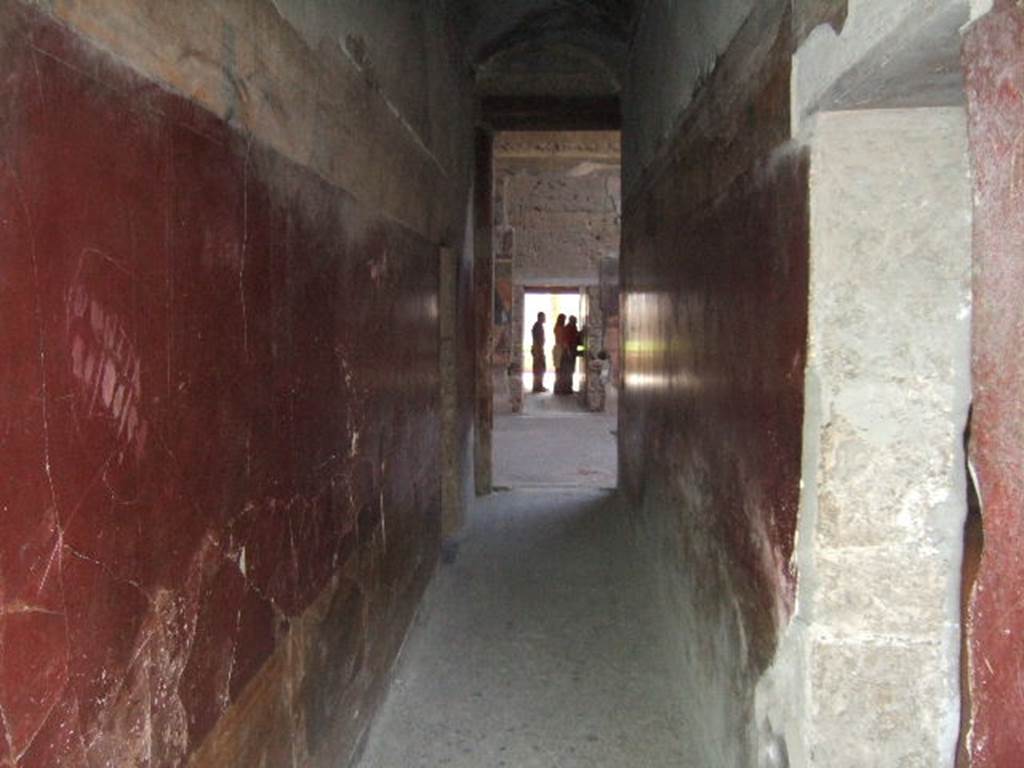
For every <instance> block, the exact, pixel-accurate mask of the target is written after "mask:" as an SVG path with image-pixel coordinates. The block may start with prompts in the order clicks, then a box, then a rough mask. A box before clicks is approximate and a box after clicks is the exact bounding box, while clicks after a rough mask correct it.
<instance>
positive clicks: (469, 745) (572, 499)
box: [360, 489, 684, 768]
mask: <svg viewBox="0 0 1024 768" xmlns="http://www.w3.org/2000/svg"><path fill="white" fill-rule="evenodd" d="M629 541H630V538H629V535H628V530H627V526H626V525H625V522H624V520H623V518H622V515H621V513H620V512H619V510H618V504H617V500H616V498H615V497H614V495H612V494H610V493H608V492H605V491H600V490H597V489H546V490H539V489H533V490H517V491H509V492H503V493H497V494H495V495H493V496H491V497H489V498H485V499H482V500H480V501H479V502H478V503H477V505H476V507H475V509H474V510H473V514H472V516H471V520H470V523H469V526H468V528H467V531H466V533H465V535H464V536H463V538H462V541H461V543H460V547H459V550H458V554H457V556H456V558H455V560H454V562H450V563H447V564H442V565H440V566H439V570H438V572H437V574H436V576H435V578H434V581H433V583H432V584H431V586H430V588H429V590H428V593H427V596H426V598H425V600H424V604H423V607H422V610H421V612H420V615H419V617H418V619H417V621H416V623H415V625H414V627H413V629H412V631H411V634H410V637H409V639H408V641H407V644H406V647H405V650H404V651H403V654H402V657H401V659H400V661H399V664H398V667H397V670H396V673H395V679H394V683H393V685H392V688H391V690H390V692H389V694H388V698H387V700H386V702H385V704H384V706H383V707H382V709H381V711H380V713H379V715H378V717H377V719H376V721H375V723H374V725H373V727H372V729H371V732H370V735H369V738H368V743H367V747H366V751H365V753H364V756H363V760H362V762H361V763H360V765H361V766H362V768H407V767H408V768H413V767H415V766H423V767H426V766H453V767H455V768H483V767H492V766H493V767H498V766H508V767H509V768H530V767H532V766H537V767H538V768H540V767H542V766H543V767H544V768H556V767H557V768H576V767H579V768H583V766H587V767H589V768H603V767H605V766H607V767H608V768H611V767H612V766H615V767H616V768H621V767H622V766H646V767H648V768H660V767H661V766H666V767H667V766H672V765H678V764H680V763H681V762H683V761H682V755H683V753H684V745H683V744H681V743H679V740H678V734H679V733H681V732H682V718H683V716H684V711H683V702H682V701H680V700H679V699H680V697H679V696H678V693H677V691H678V688H677V687H674V686H673V684H672V682H671V681H672V680H674V679H676V675H674V674H673V659H675V660H676V662H675V663H678V659H679V654H678V649H676V651H675V652H674V651H673V649H672V648H671V647H670V646H669V643H668V642H667V641H666V640H665V639H664V638H665V637H666V634H667V633H664V632H659V631H657V630H656V629H655V628H656V627H658V626H659V624H661V623H662V622H661V621H660V617H659V615H658V612H657V610H656V608H655V605H654V602H653V597H652V595H653V594H654V592H655V590H654V589H653V586H652V584H651V583H650V581H649V576H648V574H647V571H646V570H645V568H644V567H643V563H642V562H641V559H640V558H639V557H638V556H637V554H636V552H635V550H634V548H633V547H632V545H631V544H630V543H629Z"/></svg>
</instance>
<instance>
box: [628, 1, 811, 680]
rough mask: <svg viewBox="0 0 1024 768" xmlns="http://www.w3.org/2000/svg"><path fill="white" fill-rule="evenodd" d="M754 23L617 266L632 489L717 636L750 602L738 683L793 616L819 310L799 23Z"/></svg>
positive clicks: (635, 204) (634, 200) (640, 209)
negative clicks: (814, 319)
mask: <svg viewBox="0 0 1024 768" xmlns="http://www.w3.org/2000/svg"><path fill="white" fill-rule="evenodd" d="M758 14H764V18H759V17H757V15H756V14H755V18H754V19H753V22H752V23H751V24H750V25H749V29H748V30H747V32H746V33H744V34H741V35H740V36H739V37H738V38H737V43H735V44H734V49H733V50H732V51H731V52H730V53H729V54H727V56H726V57H725V58H724V59H723V62H722V63H721V64H720V65H719V67H718V69H717V70H716V75H715V76H714V77H713V78H712V79H711V81H710V82H709V83H708V84H707V85H706V86H705V89H704V95H703V96H700V97H699V98H698V100H697V102H696V103H695V104H694V106H693V107H692V108H691V110H690V113H689V114H690V115H691V117H688V118H685V119H684V122H683V125H682V128H681V130H680V133H679V135H678V136H677V137H676V139H675V143H674V145H673V146H672V147H671V149H670V151H668V152H666V153H664V155H663V158H664V159H663V162H662V163H660V164H659V165H658V167H657V170H656V172H655V173H652V174H651V175H650V178H649V179H648V180H647V182H646V184H645V186H644V187H643V188H642V189H641V191H640V192H639V193H636V194H633V195H631V196H630V199H629V200H628V201H627V205H626V210H625V217H624V240H623V259H622V279H623V291H624V300H623V329H624V339H623V343H624V355H625V360H624V370H625V386H624V391H623V396H622V398H621V400H620V408H621V416H620V420H619V434H620V451H619V455H620V457H621V458H620V462H621V465H620V469H621V472H620V478H621V481H622V483H623V486H624V489H625V491H626V492H627V494H629V495H630V496H631V497H632V498H634V499H637V500H641V501H643V502H644V505H645V507H646V508H647V509H648V510H650V514H652V515H653V516H654V517H655V518H658V519H660V520H661V521H662V525H663V533H662V534H660V535H659V538H660V539H661V540H662V541H663V546H664V547H665V548H666V551H669V550H671V552H672V553H673V558H674V560H676V561H677V562H678V567H679V568H681V569H685V570H686V571H687V572H689V573H690V574H692V581H693V583H694V584H695V589H696V590H697V594H696V596H695V597H694V603H695V604H696V605H697V606H699V608H698V610H700V611H703V612H704V613H705V614H706V616H705V618H706V619H707V621H708V623H709V626H712V627H714V626H718V625H719V624H720V623H721V622H725V623H728V624H732V623H733V622H734V619H735V612H734V609H733V600H734V599H735V600H736V601H737V602H738V604H739V606H740V609H741V612H742V621H743V623H744V627H743V628H742V629H743V632H744V635H745V637H746V638H747V642H748V646H747V647H748V648H749V656H750V657H749V659H746V660H745V659H731V660H729V662H728V663H730V664H735V665H736V670H737V674H739V675H741V676H742V675H743V674H746V673H745V672H744V670H748V671H749V670H755V671H756V670H760V669H763V668H764V667H765V665H766V664H767V663H768V661H769V660H770V659H771V657H772V655H773V654H774V651H775V638H776V632H777V630H778V629H779V625H780V624H781V623H782V622H784V621H785V620H786V619H788V617H789V615H790V613H791V612H792V609H793V602H794V596H795V590H796V574H795V573H794V572H793V571H792V569H791V564H790V558H791V555H792V553H793V547H794V536H795V530H796V522H797V508H798V502H799V488H800V457H801V441H802V424H803V381H804V362H805V355H806V340H807V338H806V337H807V302H808V294H807V290H808V258H809V254H808V231H809V229H808V228H809V222H808V215H809V214H808V186H807V184H808V182H807V175H808V159H807V157H806V154H805V153H804V152H803V151H790V150H783V149H780V147H781V145H782V144H783V143H784V142H785V140H786V137H787V136H788V130H789V128H788V98H789V86H788V84H789V61H790V58H789V57H790V47H789V45H790V42H789V40H790V38H789V28H790V25H789V20H788V16H785V15H780V14H778V13H775V12H773V11H771V10H769V9H767V7H766V6H762V8H761V10H759V11H758ZM773 25H774V26H773ZM773 32H774V33H776V34H777V35H778V37H777V38H776V39H775V44H774V45H773V46H770V45H769V46H766V45H764V37H766V36H770V35H771V34H772V33H773ZM747 35H749V36H747ZM768 39H769V40H771V39H772V38H771V37H768ZM746 40H750V41H752V42H757V44H759V45H760V46H761V52H760V53H759V54H757V55H756V56H751V48H749V47H746V46H745V41H746ZM769 49H770V50H769ZM751 59H753V61H754V63H755V69H754V70H753V71H749V70H747V69H745V68H741V67H740V65H741V64H744V65H749V63H750V61H751ZM734 60H735V61H736V62H739V63H738V64H736V65H735V66H734V64H733V61H734ZM717 100H720V101H717ZM708 114H712V115H714V116H715V119H714V121H712V122H710V123H709V122H707V120H706V116H707V115H708ZM697 631H698V632H700V631H702V630H697ZM743 684H744V685H750V686H751V688H752V683H751V679H750V678H749V677H748V678H747V679H746V681H745V683H743Z"/></svg>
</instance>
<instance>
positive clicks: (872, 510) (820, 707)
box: [758, 109, 971, 768]
mask: <svg viewBox="0 0 1024 768" xmlns="http://www.w3.org/2000/svg"><path fill="white" fill-rule="evenodd" d="M811 163H812V165H811V243H812V249H811V283H810V293H811V300H810V332H809V339H810V343H809V349H808V364H807V371H806V382H807V383H806V398H807V400H806V409H805V418H804V429H805V432H804V460H803V463H804V474H803V481H804V482H803V487H804V490H803V493H802V495H801V507H800V509H801V520H800V548H799V551H798V553H797V558H798V560H797V562H798V564H799V567H800V573H801V581H800V589H799V600H798V604H799V611H798V613H797V615H796V617H795V619H794V621H793V622H792V624H791V625H790V627H789V630H788V632H787V633H786V635H785V638H784V641H783V646H782V648H781V650H780V653H779V659H780V661H779V664H778V665H776V667H775V668H774V669H773V670H772V671H771V673H770V674H769V675H768V676H767V678H766V680H765V681H764V684H763V685H762V687H761V698H760V700H759V702H758V710H759V717H761V718H765V719H769V720H770V721H771V722H772V724H773V727H774V729H775V730H777V731H779V732H782V733H784V734H785V737H786V739H787V742H788V744H789V749H790V754H791V755H792V756H793V759H794V764H795V765H807V766H817V765H820V766H829V767H830V768H831V766H836V765H838V766H847V765H848V766H855V765H865V764H871V763H873V762H878V761H879V760H884V761H885V764H887V765H888V764H892V765H906V766H950V765H952V764H953V756H954V751H955V744H956V739H957V725H958V722H957V721H958V714H959V709H958V704H959V690H958V688H959V675H958V661H959V659H958V654H959V648H958V644H957V637H958V621H959V615H958V614H959V600H958V596H959V595H958V591H959V582H960V579H959V569H960V562H961V553H962V548H963V544H962V532H963V519H964V514H965V508H966V484H965V476H964V457H963V447H962V443H963V437H962V435H963V429H964V426H965V423H966V418H967V408H968V402H969V398H970V392H969V383H968V359H969V358H968V334H969V317H970V292H969V274H970V221H971V218H970V190H969V187H968V176H967V157H966V129H965V120H964V115H963V112H962V111H961V110H958V109H922V110H878V111H872V112H836V113H828V114H824V115H821V116H819V117H818V122H817V125H816V128H815V131H814V146H813V152H812V160H811ZM922 189H926V190H928V194H927V197H926V198H924V199H922V197H921V194H920V190H922ZM789 695H797V696H799V697H803V696H806V697H808V698H807V700H806V702H805V703H804V705H803V706H801V707H798V708H794V707H791V706H789V704H788V703H786V698H787V697H788V696H789Z"/></svg>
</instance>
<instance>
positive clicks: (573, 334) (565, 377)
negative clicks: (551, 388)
mask: <svg viewBox="0 0 1024 768" xmlns="http://www.w3.org/2000/svg"><path fill="white" fill-rule="evenodd" d="M580 338H581V336H580V332H579V328H577V326H576V316H575V315H573V316H571V317H570V318H569V324H568V325H566V326H565V329H564V330H563V331H562V340H563V341H562V343H563V346H564V351H563V352H562V360H561V365H559V367H558V374H557V376H558V383H557V384H556V385H555V393H556V394H560V395H571V394H572V391H573V390H572V377H573V374H575V373H576V355H577V354H578V352H577V348H578V347H579V344H580Z"/></svg>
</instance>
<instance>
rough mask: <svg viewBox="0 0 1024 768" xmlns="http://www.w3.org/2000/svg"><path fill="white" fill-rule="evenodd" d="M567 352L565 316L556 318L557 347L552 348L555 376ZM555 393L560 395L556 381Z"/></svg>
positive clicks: (556, 381)
mask: <svg viewBox="0 0 1024 768" xmlns="http://www.w3.org/2000/svg"><path fill="white" fill-rule="evenodd" d="M564 352H565V315H559V316H558V317H557V318H555V346H553V347H552V348H551V362H552V363H554V365H555V376H556V377H557V376H558V371H559V370H560V366H561V365H562V356H563V353H564ZM555 393H556V394H557V393H558V380H557V378H556V380H555Z"/></svg>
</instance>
